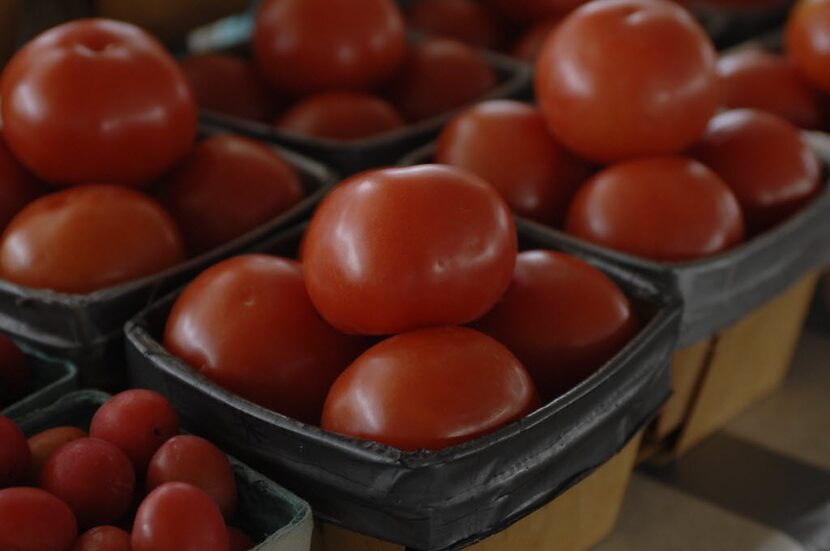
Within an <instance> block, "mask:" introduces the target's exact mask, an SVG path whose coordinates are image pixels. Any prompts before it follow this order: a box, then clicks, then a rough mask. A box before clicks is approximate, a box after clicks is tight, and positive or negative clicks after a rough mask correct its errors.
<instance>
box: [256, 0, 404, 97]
mask: <svg viewBox="0 0 830 551" xmlns="http://www.w3.org/2000/svg"><path fill="white" fill-rule="evenodd" d="M253 49H254V55H255V57H256V61H257V64H258V65H259V69H260V71H261V72H262V74H263V75H264V76H265V77H266V78H268V79H269V80H270V82H271V84H272V85H273V86H274V87H275V88H276V89H277V90H279V91H281V92H284V93H286V94H290V95H293V96H302V95H306V94H313V93H316V92H324V91H328V90H368V89H371V88H374V87H376V86H378V85H380V84H382V83H383V82H384V81H386V80H387V79H388V78H389V77H391V76H392V75H393V74H394V73H395V71H396V70H397V69H398V68H399V67H400V65H401V62H402V61H403V59H404V55H405V53H406V36H405V34H404V21H403V16H402V15H401V12H400V10H399V9H398V7H397V6H396V5H395V3H394V2H393V1H392V0H264V1H263V2H262V3H261V4H260V7H259V9H258V11H257V12H256V17H255V28H254V42H253Z"/></svg>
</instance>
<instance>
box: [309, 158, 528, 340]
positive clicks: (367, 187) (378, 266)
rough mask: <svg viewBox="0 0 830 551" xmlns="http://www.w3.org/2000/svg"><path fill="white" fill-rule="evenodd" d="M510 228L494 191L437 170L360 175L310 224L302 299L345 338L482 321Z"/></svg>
mask: <svg viewBox="0 0 830 551" xmlns="http://www.w3.org/2000/svg"><path fill="white" fill-rule="evenodd" d="M516 248H517V244H516V229H515V226H514V224H513V219H512V217H511V215H510V209H509V208H508V206H507V204H506V203H505V202H504V201H503V200H502V199H501V197H499V195H498V193H497V192H496V190H495V189H494V188H493V187H492V186H490V185H489V184H487V183H486V182H484V181H483V180H481V179H480V178H478V177H477V176H475V175H474V174H471V173H469V172H466V171H464V170H461V169H457V168H454V167H448V166H439V165H424V166H416V167H409V168H395V169H380V170H373V171H369V172H365V173H362V174H358V175H356V176H353V177H351V178H349V179H348V180H346V181H345V182H343V183H341V184H340V185H339V186H338V187H337V188H335V190H334V191H333V192H332V193H331V194H329V195H328V196H327V197H326V199H325V200H324V201H323V203H322V204H321V205H320V207H319V208H318V209H317V212H315V214H314V216H313V217H312V219H311V224H310V225H309V227H308V232H307V233H306V236H305V244H304V248H303V262H304V271H305V281H306V285H307V286H308V293H309V295H310V296H311V300H312V302H313V303H314V305H315V306H316V307H317V310H318V311H319V312H320V313H321V314H322V315H323V317H324V318H326V319H327V320H328V321H329V323H331V324H332V325H334V326H335V327H337V328H338V329H340V330H341V331H345V332H347V333H359V334H367V335H385V334H391V333H401V332H403V331H408V330H410V329H417V328H421V327H430V326H434V325H457V324H458V325H460V324H464V323H467V322H470V321H472V320H474V319H477V318H479V317H480V316H481V315H483V314H484V313H485V312H487V311H488V310H489V309H490V308H491V307H492V306H493V304H495V303H496V301H497V300H498V299H499V298H500V297H501V295H502V294H503V293H504V291H505V290H506V289H507V286H508V285H509V284H510V278H511V276H512V274H513V266H514V264H515V262H516Z"/></svg>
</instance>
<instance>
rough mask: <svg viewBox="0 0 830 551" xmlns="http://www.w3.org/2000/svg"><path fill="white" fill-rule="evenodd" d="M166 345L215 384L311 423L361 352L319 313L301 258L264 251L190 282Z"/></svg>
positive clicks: (175, 312) (356, 343)
mask: <svg viewBox="0 0 830 551" xmlns="http://www.w3.org/2000/svg"><path fill="white" fill-rule="evenodd" d="M164 345H165V347H166V348H167V349H168V350H169V351H170V352H171V353H172V354H174V355H175V356H178V357H179V358H181V359H183V360H184V361H186V362H187V363H188V364H190V365H191V366H193V368H194V369H197V370H198V371H199V372H200V373H201V374H203V375H204V376H205V377H208V378H209V379H211V380H213V381H214V382H215V383H216V384H218V385H220V386H222V387H224V388H226V389H228V390H230V391H231V392H235V393H237V394H239V395H240V396H242V397H244V398H246V399H248V400H251V401H252V402H255V403H257V404H259V405H261V406H264V407H267V408H270V409H273V410H275V411H279V412H280V413H283V414H285V415H288V416H291V417H294V418H296V419H299V420H301V421H304V422H306V423H312V424H317V423H319V421H320V411H321V410H322V408H323V401H324V400H325V399H326V393H327V392H328V389H329V387H330V386H331V384H332V382H333V381H334V379H336V378H337V376H338V375H339V374H340V373H341V372H342V371H343V370H344V369H346V367H347V366H348V365H349V363H350V362H351V361H352V360H353V359H354V358H356V357H357V356H358V355H359V354H360V353H361V352H362V351H363V350H365V349H366V344H365V343H364V341H363V339H357V338H354V337H349V336H346V335H343V334H341V333H339V332H338V331H336V330H335V329H334V328H333V327H331V326H330V325H328V324H327V323H326V322H325V321H324V320H323V319H322V318H321V317H320V315H319V314H318V313H317V311H316V310H315V309H314V306H312V304H311V301H310V300H309V298H308V293H307V291H306V288H305V282H304V281H303V268H302V266H301V265H300V263H299V262H296V261H294V260H288V259H285V258H278V257H275V256H267V255H245V256H238V257H236V258H231V259H229V260H226V261H224V262H220V263H219V264H216V265H215V266H213V267H211V268H209V269H207V270H205V271H204V272H203V273H202V274H200V275H199V277H197V278H196V279H195V280H193V282H192V283H191V284H190V285H188V286H187V288H186V289H185V290H184V292H183V293H182V294H181V295H180V296H179V299H178V300H177V301H176V303H175V305H174V306H173V309H172V310H171V312H170V316H169V318H168V319H167V327H166V328H165V333H164Z"/></svg>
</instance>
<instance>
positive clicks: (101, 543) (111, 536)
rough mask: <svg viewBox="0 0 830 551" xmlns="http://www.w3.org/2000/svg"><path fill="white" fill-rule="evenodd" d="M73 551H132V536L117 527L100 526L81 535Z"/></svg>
mask: <svg viewBox="0 0 830 551" xmlns="http://www.w3.org/2000/svg"><path fill="white" fill-rule="evenodd" d="M72 551H131V550H130V534H128V533H127V532H125V531H124V530H122V529H121V528H116V527H115V526H98V527H96V528H92V529H91V530H87V531H86V532H84V533H83V534H81V537H79V538H78V540H77V541H76V542H75V545H74V546H73V547H72Z"/></svg>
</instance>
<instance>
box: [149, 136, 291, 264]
mask: <svg viewBox="0 0 830 551" xmlns="http://www.w3.org/2000/svg"><path fill="white" fill-rule="evenodd" d="M303 194H304V191H303V185H302V182H301V180H300V176H299V175H298V174H297V171H296V170H294V167H292V166H291V165H290V164H288V163H287V162H286V161H285V160H284V159H283V158H282V156H281V155H280V154H279V153H277V152H276V151H275V150H274V149H272V148H271V147H268V146H267V145H265V144H263V143H260V142H257V141H254V140H251V139H249V138H243V137H242V136H234V135H229V134H228V135H219V136H214V137H211V138H207V139H204V140H202V141H200V142H199V143H198V144H197V145H196V147H194V148H193V151H192V152H191V153H190V155H189V156H188V157H187V158H186V159H185V160H184V161H183V162H182V163H181V164H179V166H178V167H176V170H174V171H173V172H172V173H171V174H170V175H169V176H168V177H167V178H165V180H164V181H163V182H162V184H161V186H160V188H159V189H158V192H157V197H158V199H159V201H160V202H161V204H162V205H163V206H164V207H165V208H167V210H168V211H169V212H170V214H171V215H172V216H173V219H174V220H175V221H176V223H177V224H178V225H179V228H181V231H182V235H184V240H185V244H186V245H187V248H188V250H189V251H190V252H191V253H193V254H196V253H201V252H204V251H207V250H210V249H213V248H216V247H218V246H220V245H224V244H225V243H227V242H229V241H231V240H233V239H235V238H237V237H240V236H241V235H244V234H245V233H247V232H249V231H251V230H253V229H255V228H257V227H258V226H261V225H262V224H264V223H266V222H268V221H270V220H273V219H274V218H276V217H277V216H279V215H280V214H282V213H283V212H285V211H286V210H288V209H289V208H291V207H292V206H294V205H295V204H296V203H298V202H299V201H300V200H301V199H302V198H303Z"/></svg>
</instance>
